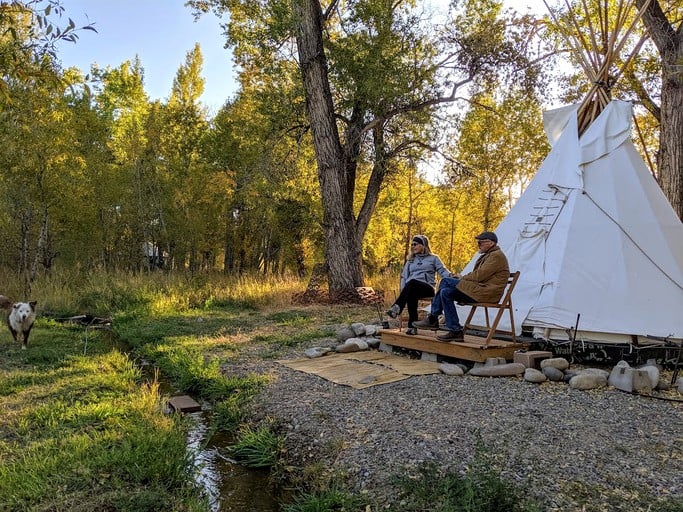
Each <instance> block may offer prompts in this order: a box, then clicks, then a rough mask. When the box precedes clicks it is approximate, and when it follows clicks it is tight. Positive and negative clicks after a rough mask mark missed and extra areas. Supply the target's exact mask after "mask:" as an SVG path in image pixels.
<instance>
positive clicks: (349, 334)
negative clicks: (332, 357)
mask: <svg viewBox="0 0 683 512" xmlns="http://www.w3.org/2000/svg"><path fill="white" fill-rule="evenodd" d="M355 336H356V333H355V332H353V330H351V329H349V328H348V327H342V328H341V329H339V330H338V331H337V341H339V342H342V343H343V342H345V341H346V340H348V339H349V338H353V337H355Z"/></svg>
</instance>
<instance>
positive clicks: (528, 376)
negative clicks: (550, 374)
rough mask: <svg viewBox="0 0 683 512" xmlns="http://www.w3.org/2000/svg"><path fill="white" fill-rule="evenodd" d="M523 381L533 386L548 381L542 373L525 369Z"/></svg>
mask: <svg viewBox="0 0 683 512" xmlns="http://www.w3.org/2000/svg"><path fill="white" fill-rule="evenodd" d="M518 364H524V363H518ZM524 380H525V381H527V382H533V383H534V384H540V383H541V382H545V381H546V380H548V379H547V377H546V376H545V375H544V374H543V373H542V372H540V371H538V370H537V369H536V368H527V369H526V370H524Z"/></svg>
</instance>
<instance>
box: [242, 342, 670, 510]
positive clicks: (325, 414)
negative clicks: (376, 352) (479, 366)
mask: <svg viewBox="0 0 683 512" xmlns="http://www.w3.org/2000/svg"><path fill="white" fill-rule="evenodd" d="M297 355H298V356H300V355H301V353H299V354H297ZM242 371H256V372H258V373H270V374H272V375H273V377H274V380H273V383H272V385H271V386H269V387H268V388H267V389H266V390H265V391H264V392H262V393H261V395H260V396H259V398H258V400H257V401H256V403H255V404H254V411H253V412H254V414H255V417H256V418H265V417H270V418H274V419H275V420H276V422H277V424H278V425H279V427H280V428H281V433H282V434H283V435H284V436H285V444H286V450H287V451H286V453H287V459H288V461H287V462H288V463H291V464H292V465H295V466H298V467H301V468H303V467H306V466H313V465H314V464H319V467H326V468H332V467H334V468H335V470H340V471H342V472H343V473H345V474H347V475H348V482H350V483H351V485H352V486H353V487H354V489H355V490H356V491H358V492H361V491H364V492H367V493H368V494H369V495H370V496H371V497H373V499H374V500H375V502H376V503H378V504H380V506H382V507H384V508H386V509H391V510H400V504H398V503H397V500H398V498H397V496H398V493H397V491H396V489H394V488H393V487H392V484H391V476H392V475H397V474H405V472H406V470H409V469H410V468H415V467H417V466H418V465H420V464H421V463H423V462H426V461H434V462H436V463H438V464H439V465H440V466H442V467H443V468H444V469H448V470H455V471H461V470H463V469H464V468H465V467H466V466H467V464H469V463H470V462H471V461H472V459H473V457H474V453H475V444H476V443H477V439H481V440H482V441H483V443H484V446H486V447H487V453H489V454H490V456H491V457H493V459H494V463H495V464H496V467H497V468H498V469H500V470H501V471H502V475H503V476H504V477H506V478H509V479H511V480H513V481H515V482H518V483H520V484H522V485H524V484H529V489H530V491H529V492H530V493H531V495H532V496H534V497H535V498H536V499H537V500H539V501H540V503H541V507H542V508H541V509H542V510H547V511H574V510H576V511H619V510H623V511H635V510H652V511H656V510H663V509H662V508H661V504H660V503H659V501H658V500H661V499H665V498H668V499H669V503H670V502H671V500H672V499H673V500H680V503H679V502H678V501H676V502H675V503H676V508H673V509H672V508H667V509H666V510H676V511H681V510H683V403H680V402H674V401H665V400H658V399H653V398H647V397H641V396H636V395H631V394H628V393H624V392H621V391H618V390H615V389H613V388H605V389H602V390H594V391H578V390H573V389H571V388H569V386H567V385H566V384H563V383H552V382H547V383H544V384H542V385H538V384H531V383H528V382H524V381H523V380H521V379H517V378H481V377H472V376H464V377H450V376H446V375H442V374H437V375H427V376H416V377H411V378H409V379H406V380H403V381H400V382H395V383H390V384H384V385H379V386H373V387H370V388H366V389H362V390H355V389H352V388H349V387H346V386H340V385H337V384H334V383H332V382H329V381H326V380H324V379H322V378H320V377H317V376H314V375H309V374H305V373H301V372H298V371H295V370H291V369H288V368H286V367H284V366H282V365H279V364H277V363H275V362H267V361H260V362H258V363H254V364H252V365H247V366H244V367H243V368H242ZM668 396H670V397H677V399H678V400H680V399H681V398H682V397H681V395H680V394H676V393H675V392H671V394H670V395H668ZM373 510H374V509H373Z"/></svg>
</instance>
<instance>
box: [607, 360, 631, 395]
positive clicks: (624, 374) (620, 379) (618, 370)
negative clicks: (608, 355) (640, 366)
mask: <svg viewBox="0 0 683 512" xmlns="http://www.w3.org/2000/svg"><path fill="white" fill-rule="evenodd" d="M607 384H609V385H610V386H614V387H615V388H617V389H620V390H622V391H626V392H628V393H631V392H632V391H633V374H632V371H631V366H630V365H629V364H628V363H627V362H626V361H619V362H618V363H617V364H616V366H615V367H614V368H612V371H611V372H610V374H609V378H608V379H607Z"/></svg>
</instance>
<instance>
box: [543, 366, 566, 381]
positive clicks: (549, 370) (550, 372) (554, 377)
mask: <svg viewBox="0 0 683 512" xmlns="http://www.w3.org/2000/svg"><path fill="white" fill-rule="evenodd" d="M541 373H543V375H544V376H545V377H547V378H548V380H551V381H553V382H560V381H561V380H563V379H564V372H563V371H562V370H558V369H557V368H553V367H552V366H546V367H545V368H543V371H542V372H541Z"/></svg>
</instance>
